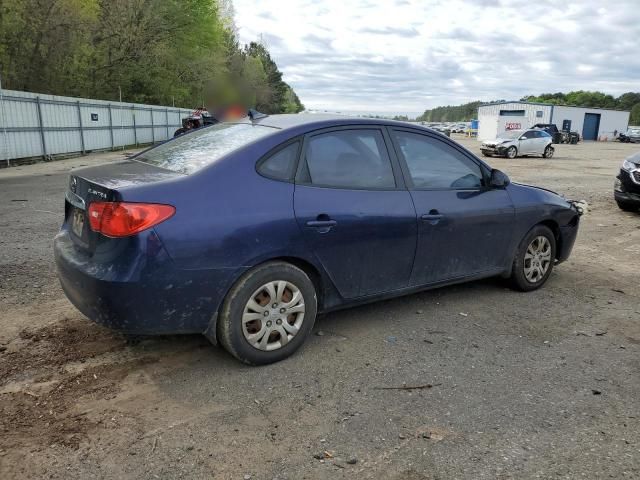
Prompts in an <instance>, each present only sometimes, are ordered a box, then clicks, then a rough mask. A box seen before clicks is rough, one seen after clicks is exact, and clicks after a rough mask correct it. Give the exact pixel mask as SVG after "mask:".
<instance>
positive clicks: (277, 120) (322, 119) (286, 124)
mask: <svg viewBox="0 0 640 480" xmlns="http://www.w3.org/2000/svg"><path fill="white" fill-rule="evenodd" d="M238 123H240V122H238ZM242 123H244V122H242ZM246 123H253V124H254V125H264V126H266V127H273V128H279V129H287V128H293V127H299V126H303V125H306V126H314V127H316V128H323V127H332V126H339V125H353V124H358V125H396V126H402V127H413V128H419V129H423V130H428V129H427V128H426V127H424V126H423V125H420V124H417V123H408V122H398V121H395V120H387V119H382V118H364V117H349V116H346V115H332V114H324V113H283V114H277V115H266V116H264V117H261V118H257V119H255V120H253V121H251V120H249V119H247V120H246Z"/></svg>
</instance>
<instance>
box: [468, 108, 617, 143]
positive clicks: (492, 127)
mask: <svg viewBox="0 0 640 480" xmlns="http://www.w3.org/2000/svg"><path fill="white" fill-rule="evenodd" d="M478 122H479V126H478V140H490V139H493V138H496V137H497V136H498V135H499V134H500V133H502V132H505V131H506V130H519V129H526V128H530V127H532V126H534V125H535V124H537V123H554V124H556V126H557V127H558V129H560V130H569V131H572V132H578V133H579V134H580V138H581V139H583V140H604V139H605V138H606V139H607V140H613V138H614V137H615V135H614V133H620V132H625V131H626V130H627V127H628V126H629V112H624V111H621V110H607V109H604V108H589V107H569V106H564V105H551V104H548V103H531V102H497V103H488V104H485V105H481V106H480V107H479V108H478Z"/></svg>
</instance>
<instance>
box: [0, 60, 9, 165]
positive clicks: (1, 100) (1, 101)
mask: <svg viewBox="0 0 640 480" xmlns="http://www.w3.org/2000/svg"><path fill="white" fill-rule="evenodd" d="M0 114H2V139H3V141H4V142H3V143H4V152H5V154H4V158H5V160H6V161H7V167H10V166H11V161H10V160H9V143H8V142H7V120H6V117H5V116H4V97H3V96H2V69H0Z"/></svg>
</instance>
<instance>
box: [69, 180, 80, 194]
mask: <svg viewBox="0 0 640 480" xmlns="http://www.w3.org/2000/svg"><path fill="white" fill-rule="evenodd" d="M70 183H71V184H70V185H69V189H70V190H71V191H72V192H73V193H76V190H77V188H78V179H77V178H76V177H71V181H70Z"/></svg>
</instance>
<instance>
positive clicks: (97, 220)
mask: <svg viewBox="0 0 640 480" xmlns="http://www.w3.org/2000/svg"><path fill="white" fill-rule="evenodd" d="M174 213H176V209H175V207H172V206H171V205H162V204H157V203H127V202H92V203H91V204H90V205H89V225H91V230H93V231H94V232H98V233H101V234H103V235H105V236H107V237H128V236H130V235H135V234H136V233H139V232H142V231H143V230H146V229H148V228H151V227H153V226H154V225H157V224H159V223H160V222H164V221H165V220H166V219H168V218H169V217H171V216H172V215H173V214H174Z"/></svg>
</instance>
